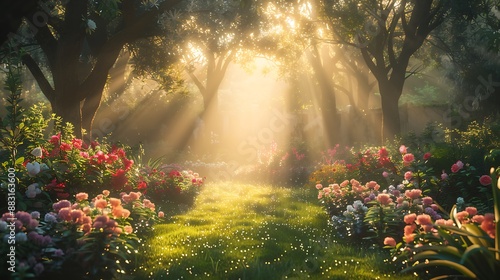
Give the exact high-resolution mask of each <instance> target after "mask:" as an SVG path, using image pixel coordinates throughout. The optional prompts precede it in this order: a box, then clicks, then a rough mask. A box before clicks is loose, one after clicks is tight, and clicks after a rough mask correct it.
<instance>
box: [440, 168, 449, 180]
mask: <svg viewBox="0 0 500 280" xmlns="http://www.w3.org/2000/svg"><path fill="white" fill-rule="evenodd" d="M447 179H448V174H446V172H444V170H443V173H441V180H443V181H444V180H447Z"/></svg>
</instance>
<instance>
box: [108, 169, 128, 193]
mask: <svg viewBox="0 0 500 280" xmlns="http://www.w3.org/2000/svg"><path fill="white" fill-rule="evenodd" d="M126 175H127V171H125V170H123V169H118V170H116V173H114V174H113V175H112V176H113V178H112V179H111V185H112V186H113V188H114V189H120V188H122V187H123V186H125V184H127V182H128V178H127V176H126Z"/></svg>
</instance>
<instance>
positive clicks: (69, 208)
mask: <svg viewBox="0 0 500 280" xmlns="http://www.w3.org/2000/svg"><path fill="white" fill-rule="evenodd" d="M156 220H157V214H156V213H155V205H154V204H153V203H152V202H151V201H149V200H147V199H143V198H142V194H141V193H139V192H130V193H128V194H127V193H121V194H120V198H115V197H111V195H110V192H109V191H107V190H105V191H103V192H102V194H99V195H97V196H96V197H94V198H92V199H89V195H88V194H87V193H84V192H81V193H78V194H76V196H75V200H74V201H69V200H59V201H58V202H56V203H54V204H53V205H52V209H51V211H50V212H47V213H45V214H44V215H43V214H41V213H40V212H38V211H32V212H31V213H28V212H25V211H17V212H15V213H14V214H11V213H10V212H7V213H4V214H3V215H2V217H1V221H0V238H1V240H3V241H4V242H3V244H6V242H7V241H8V240H9V239H14V240H15V246H16V260H15V261H16V262H17V264H16V268H17V271H16V273H15V274H12V275H13V276H14V277H18V278H21V279H23V278H27V277H37V278H42V277H49V276H50V277H62V276H64V277H68V276H71V277H76V278H77V279H83V278H85V277H90V278H94V277H95V278H105V279H110V278H113V277H116V275H118V274H126V273H130V272H132V271H133V270H134V269H135V267H134V265H133V264H132V261H134V260H135V259H137V257H138V255H139V254H140V252H139V249H140V245H141V243H143V242H144V241H143V240H142V239H143V238H144V237H146V235H147V233H148V232H149V231H151V225H152V224H154V222H155V221H156ZM11 224H13V225H14V226H13V228H12V227H11V226H10V225H11ZM9 227H11V228H9ZM11 229H14V232H15V236H14V237H12V234H11V233H10V231H11ZM9 244H11V243H9ZM0 248H1V251H2V262H3V263H6V262H7V261H9V259H7V260H5V258H6V256H7V254H8V250H9V246H1V247H0ZM5 271H6V270H2V272H5Z"/></svg>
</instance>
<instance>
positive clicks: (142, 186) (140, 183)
mask: <svg viewBox="0 0 500 280" xmlns="http://www.w3.org/2000/svg"><path fill="white" fill-rule="evenodd" d="M193 180H195V182H196V179H193ZM147 188H148V185H147V184H146V182H144V181H140V182H139V184H138V185H137V189H138V190H143V189H147Z"/></svg>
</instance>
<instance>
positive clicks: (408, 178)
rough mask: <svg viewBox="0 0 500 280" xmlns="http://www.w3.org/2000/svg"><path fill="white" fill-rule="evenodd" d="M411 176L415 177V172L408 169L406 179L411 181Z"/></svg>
mask: <svg viewBox="0 0 500 280" xmlns="http://www.w3.org/2000/svg"><path fill="white" fill-rule="evenodd" d="M411 178H413V172H411V171H406V173H405V180H407V181H410V179H411Z"/></svg>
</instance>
